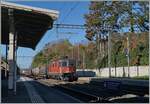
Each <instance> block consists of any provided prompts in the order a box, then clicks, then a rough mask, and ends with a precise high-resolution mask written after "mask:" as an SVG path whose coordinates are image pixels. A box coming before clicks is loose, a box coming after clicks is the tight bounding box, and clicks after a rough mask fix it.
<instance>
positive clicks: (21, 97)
mask: <svg viewBox="0 0 150 104" xmlns="http://www.w3.org/2000/svg"><path fill="white" fill-rule="evenodd" d="M21 78H22V79H23V80H22V79H20V80H18V82H17V93H16V95H14V94H13V91H8V89H7V88H8V81H7V80H3V81H2V103H41V101H42V103H79V102H81V101H80V100H78V99H76V98H74V97H72V96H70V95H68V94H65V93H63V92H61V91H59V90H57V89H54V88H52V87H50V86H45V85H43V84H40V83H38V82H37V81H35V80H32V79H31V78H27V77H21ZM33 90H34V91H33ZM39 98H40V99H41V100H39Z"/></svg>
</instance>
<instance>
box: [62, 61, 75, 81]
mask: <svg viewBox="0 0 150 104" xmlns="http://www.w3.org/2000/svg"><path fill="white" fill-rule="evenodd" d="M60 68H61V71H62V72H61V73H63V79H64V80H69V81H77V80H78V76H77V74H76V61H75V60H73V59H65V60H60Z"/></svg>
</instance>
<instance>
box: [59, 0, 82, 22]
mask: <svg viewBox="0 0 150 104" xmlns="http://www.w3.org/2000/svg"><path fill="white" fill-rule="evenodd" d="M78 4H79V2H77V3H76V4H75V5H74V6H73V7H72V8H71V9H70V10H69V12H68V13H67V15H65V16H64V18H63V19H62V21H61V23H62V22H64V21H65V19H67V17H68V16H69V15H70V14H71V13H72V11H73V10H74V9H75V8H76V7H77V6H78Z"/></svg>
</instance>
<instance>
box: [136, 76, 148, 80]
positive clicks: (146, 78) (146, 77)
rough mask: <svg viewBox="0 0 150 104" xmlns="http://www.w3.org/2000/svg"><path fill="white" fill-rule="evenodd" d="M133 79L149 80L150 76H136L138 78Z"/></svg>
mask: <svg viewBox="0 0 150 104" xmlns="http://www.w3.org/2000/svg"><path fill="white" fill-rule="evenodd" d="M133 79H139V80H149V76H136V77H133Z"/></svg>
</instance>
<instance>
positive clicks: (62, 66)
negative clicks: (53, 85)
mask: <svg viewBox="0 0 150 104" xmlns="http://www.w3.org/2000/svg"><path fill="white" fill-rule="evenodd" d="M31 74H32V76H33V77H34V78H37V77H40V78H54V79H59V80H67V81H77V80H78V75H77V73H76V61H75V60H73V59H68V58H67V59H58V60H54V61H51V62H50V64H49V65H48V66H47V67H37V68H34V69H31Z"/></svg>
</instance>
